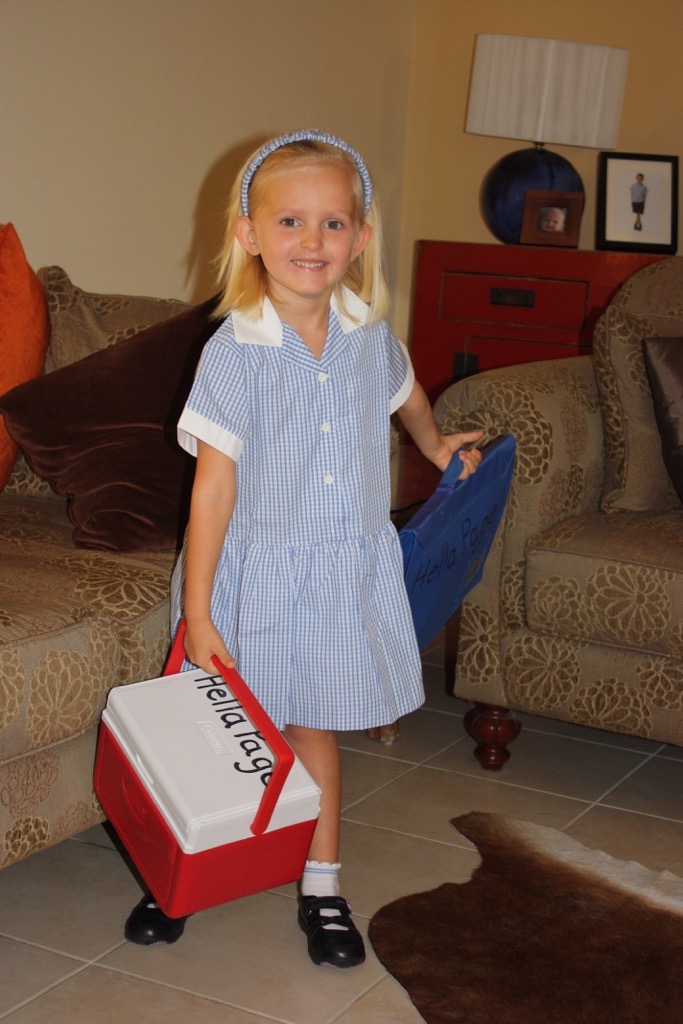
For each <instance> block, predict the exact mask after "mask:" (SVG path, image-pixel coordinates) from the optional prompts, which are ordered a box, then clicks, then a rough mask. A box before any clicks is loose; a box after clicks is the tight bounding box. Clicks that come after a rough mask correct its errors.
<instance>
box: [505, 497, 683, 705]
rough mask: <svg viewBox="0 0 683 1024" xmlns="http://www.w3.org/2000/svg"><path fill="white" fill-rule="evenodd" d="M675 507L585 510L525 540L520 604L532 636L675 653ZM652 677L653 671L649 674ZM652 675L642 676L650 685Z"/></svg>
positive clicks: (681, 592) (681, 583) (678, 570)
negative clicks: (667, 509)
mask: <svg viewBox="0 0 683 1024" xmlns="http://www.w3.org/2000/svg"><path fill="white" fill-rule="evenodd" d="M682 526H683V522H682V520H681V513H680V512H675V511H673V512H640V513H631V514H628V515H625V514H622V515H613V516H607V515H605V514H604V513H603V512H587V513H584V514H583V515H580V516H574V517H572V518H570V519H565V520H563V521H562V522H560V523H557V524H556V525H555V526H553V527H552V528H551V529H549V530H546V531H544V532H543V533H539V534H536V535H535V536H533V537H530V538H529V540H528V541H527V560H526V580H525V591H526V595H525V607H526V616H527V622H528V625H529V627H530V628H531V629H532V630H534V631H535V632H537V633H542V634H545V635H549V636H557V637H561V638H563V639H573V640H578V641H580V642H585V641H589V642H591V643H597V644H610V645H612V646H613V647H617V648H618V647H622V648H624V647H625V648H633V649H634V650H638V651H649V652H650V653H651V654H653V655H668V656H670V657H674V656H676V655H677V654H679V652H680V649H681V642H682V641H683V632H682V631H681V625H680V624H681V622H683V545H681V527H682ZM653 679H654V675H653ZM651 681H652V680H650V679H647V678H644V679H643V686H644V687H647V686H648V685H649V684H650V682H651Z"/></svg>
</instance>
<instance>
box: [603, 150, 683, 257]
mask: <svg viewBox="0 0 683 1024" xmlns="http://www.w3.org/2000/svg"><path fill="white" fill-rule="evenodd" d="M677 247H678V157H677V156H653V155H652V154H648V153H600V154H599V156H598V201H597V221H596V229H595V248H596V249H615V250H622V251H626V252H661V253H668V254H669V255H673V254H674V253H675V252H676V249H677Z"/></svg>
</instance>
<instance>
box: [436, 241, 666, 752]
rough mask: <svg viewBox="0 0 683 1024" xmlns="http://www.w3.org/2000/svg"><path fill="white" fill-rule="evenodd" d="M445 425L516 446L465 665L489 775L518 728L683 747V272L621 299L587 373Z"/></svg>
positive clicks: (465, 398)
mask: <svg viewBox="0 0 683 1024" xmlns="http://www.w3.org/2000/svg"><path fill="white" fill-rule="evenodd" d="M435 415H436V418H437V421H438V423H439V425H440V427H441V429H442V430H444V431H451V430H454V429H474V428H482V429H483V430H484V432H485V438H484V441H487V440H491V439H493V438H495V437H497V436H500V435H502V434H507V433H511V434H513V435H514V436H515V437H516V439H517V457H516V464H515V470H514V476H513V481H512V487H511V491H510V497H509V501H508V506H507V509H506V513H505V517H504V520H503V522H502V524H501V526H500V529H499V531H498V534H497V537H496V540H495V543H494V547H493V549H492V551H491V553H490V555H489V558H488V561H487V563H486V566H485V569H484V574H483V578H482V580H481V582H480V583H479V584H478V585H477V586H476V587H475V588H474V589H473V590H472V591H471V592H470V594H469V595H468V596H467V598H466V600H465V601H464V603H463V606H462V609H461V618H460V631H459V637H458V644H457V653H456V655H455V676H454V687H453V692H454V693H455V695H456V696H458V697H460V698H463V699H465V700H467V701H470V702H473V705H474V706H473V707H472V709H471V710H470V711H469V712H468V713H467V715H466V719H465V722H466V728H467V731H468V732H469V734H470V735H471V736H472V737H473V738H474V740H475V742H476V747H475V754H476V756H477V758H478V759H479V761H480V764H481V765H482V766H483V767H484V768H486V769H490V770H498V769H500V768H501V767H502V766H503V765H504V764H505V763H506V761H507V759H508V758H509V756H510V751H509V750H508V749H507V748H508V745H509V744H510V743H511V742H512V741H513V740H514V738H515V737H516V736H517V735H518V733H519V729H520V725H519V720H518V719H517V718H516V716H515V715H514V712H515V711H523V712H528V713H531V714H534V715H542V716H546V717H548V718H554V719H558V720H561V721H565V722H574V723H579V724H581V725H584V726H590V727H593V728H595V729H602V730H608V731H613V732H619V733H625V734H628V735H633V736H640V737H647V738H648V739H652V740H658V741H662V742H664V743H671V744H678V745H683V258H680V257H673V258H671V259H666V260H662V261H660V262H657V263H654V264H652V265H650V266H648V267H646V268H645V269H643V270H640V271H638V272H637V273H636V274H634V275H633V276H632V277H631V278H629V279H628V280H627V281H626V282H625V283H624V285H623V286H622V287H621V289H620V290H619V292H618V293H617V294H616V296H615V297H614V299H613V301H612V303H611V304H610V306H609V307H608V308H607V310H606V311H605V312H604V313H603V315H602V316H601V318H600V319H599V320H598V322H597V325H596V329H595V335H594V340H593V353H592V355H591V356H579V357H570V358H564V359H556V360H548V361H543V362H536V363H528V364H525V365H519V366H510V367H506V368H501V369H495V370H489V371H487V372H485V373H481V374H478V375H476V376H472V377H468V378H466V379H463V380H461V381H458V382H457V383H456V384H454V385H452V386H450V387H449V388H448V389H447V390H446V391H445V392H444V393H443V394H442V395H441V396H440V397H439V398H438V400H437V402H436V405H435Z"/></svg>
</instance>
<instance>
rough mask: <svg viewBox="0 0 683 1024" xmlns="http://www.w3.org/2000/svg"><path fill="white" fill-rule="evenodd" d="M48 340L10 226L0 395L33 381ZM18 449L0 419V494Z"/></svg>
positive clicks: (0, 293) (1, 312) (41, 299)
mask: <svg viewBox="0 0 683 1024" xmlns="http://www.w3.org/2000/svg"><path fill="white" fill-rule="evenodd" d="M49 340H50V320H49V317H48V313H47V303H46V301H45V289H44V288H43V286H42V284H41V283H40V281H39V280H38V278H37V276H36V275H35V274H34V272H33V271H32V270H31V268H30V267H29V265H28V263H27V262H26V256H25V255H24V250H23V248H22V245H21V242H20V241H19V237H18V235H17V233H16V231H15V230H14V227H13V225H12V224H5V225H4V226H3V227H0V395H4V394H5V392H6V391H9V390H10V388H13V387H15V386H16V385H17V384H23V383H24V382H25V381H27V380H32V379H33V378H34V377H37V376H38V375H39V374H40V372H41V370H42V369H43V363H44V362H45V353H46V351H47V346H48V342H49ZM18 453H19V449H18V447H17V445H16V444H15V443H14V441H12V439H11V438H10V436H9V434H8V433H7V431H6V430H5V423H4V419H3V418H2V416H0V490H2V489H3V487H4V486H5V484H6V483H7V481H8V480H9V477H10V473H11V472H12V470H13V469H14V463H15V462H16V460H17V455H18Z"/></svg>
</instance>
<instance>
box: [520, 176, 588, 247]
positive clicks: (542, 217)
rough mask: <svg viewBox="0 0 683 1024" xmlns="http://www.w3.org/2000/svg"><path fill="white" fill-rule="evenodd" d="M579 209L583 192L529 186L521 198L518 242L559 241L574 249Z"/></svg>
mask: <svg viewBox="0 0 683 1024" xmlns="http://www.w3.org/2000/svg"><path fill="white" fill-rule="evenodd" d="M582 213H583V192H548V191H540V190H533V189H530V190H529V191H528V192H527V193H526V196H525V200H524V216H523V218H522V230H521V232H520V236H519V241H520V244H521V245H561V246H564V247H565V248H567V249H576V248H577V246H578V244H579V229H580V227H581V214H582Z"/></svg>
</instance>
